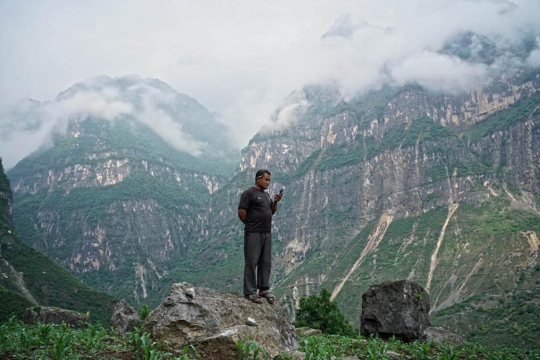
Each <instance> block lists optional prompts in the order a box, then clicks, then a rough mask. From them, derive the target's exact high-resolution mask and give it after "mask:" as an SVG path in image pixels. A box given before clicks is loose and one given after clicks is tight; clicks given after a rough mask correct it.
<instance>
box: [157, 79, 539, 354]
mask: <svg viewBox="0 0 540 360" xmlns="http://www.w3.org/2000/svg"><path fill="white" fill-rule="evenodd" d="M539 89H540V75H539V73H538V71H525V72H523V73H521V74H515V75H512V76H503V77H500V78H497V79H494V80H493V81H492V82H491V83H490V84H488V85H486V86H485V87H483V88H481V89H477V90H475V91H472V92H470V93H467V94H458V95H445V94H440V93H438V94H435V93H431V92H429V91H426V90H424V89H422V88H419V87H417V86H407V87H404V88H400V89H393V88H383V89H381V90H380V91H375V92H372V93H369V94H366V95H363V96H361V97H358V98H355V99H352V100H350V101H348V102H340V101H339V94H336V92H335V91H334V90H333V89H331V88H327V89H324V88H318V89H317V90H318V92H317V95H316V96H314V97H313V99H312V100H310V101H306V102H304V103H303V104H304V105H303V107H298V108H297V109H299V110H298V111H297V113H296V115H295V117H294V119H292V120H291V122H290V124H288V125H287V126H284V127H280V128H277V129H276V128H273V129H264V130H262V131H261V132H260V133H259V134H258V135H256V136H255V137H254V138H253V139H252V141H251V142H250V144H249V145H248V146H247V147H246V148H245V149H244V150H243V152H242V160H241V163H240V168H239V171H238V172H237V173H236V175H235V176H234V177H233V179H232V180H231V182H230V183H229V184H228V185H226V186H224V187H223V188H222V189H220V190H218V191H217V192H216V193H215V194H213V196H212V197H211V199H210V201H209V203H208V205H207V208H206V209H205V210H204V211H203V212H202V213H201V214H200V215H199V219H198V222H197V229H196V232H195V233H194V238H193V242H192V243H191V244H190V249H189V251H188V257H187V258H186V259H185V260H184V261H183V262H182V263H181V264H180V265H179V266H178V267H177V268H176V269H175V270H174V271H172V272H171V274H170V275H171V277H167V276H165V277H164V278H163V279H162V280H163V281H164V283H167V282H170V281H172V278H182V279H186V280H188V281H193V282H196V283H201V284H206V285H211V286H218V287H220V288H224V289H229V290H234V291H240V286H241V271H242V270H241V269H242V252H241V248H242V228H241V224H240V223H239V221H238V220H237V218H236V215H235V214H236V205H237V203H238V197H239V195H240V193H241V191H242V190H243V189H244V188H245V187H247V186H250V185H251V184H252V182H253V180H252V178H253V175H254V173H255V171H256V170H257V169H259V168H268V169H269V170H270V171H272V185H271V187H270V192H271V193H275V192H277V191H279V189H280V188H282V187H285V189H286V191H285V197H284V199H283V201H282V202H281V203H280V210H278V213H277V214H276V216H275V219H274V269H273V276H274V279H273V283H274V286H275V292H276V293H277V294H278V295H279V296H280V297H281V298H282V303H284V306H285V307H286V308H287V309H288V311H289V313H290V314H291V315H292V313H293V312H294V304H296V303H297V302H298V296H305V295H309V294H311V293H314V292H317V291H318V289H319V288H320V287H326V288H327V289H331V290H334V293H335V299H336V301H338V303H339V304H340V306H341V307H342V308H343V310H344V311H345V312H346V313H347V314H348V315H349V316H350V318H351V319H353V320H354V321H358V320H357V319H358V314H359V313H360V311H361V309H360V306H361V296H360V295H361V294H362V293H363V292H364V291H365V290H366V289H367V287H369V285H371V284H373V283H378V282H382V281H386V280H396V279H406V278H408V279H411V280H414V281H417V282H418V283H420V284H422V285H423V286H428V287H429V288H430V298H431V299H433V300H432V301H433V302H434V303H433V304H432V306H433V309H435V311H434V312H433V314H432V316H434V319H435V322H436V323H437V324H440V325H445V326H447V327H450V328H452V330H454V331H457V332H460V333H462V334H464V335H466V336H468V337H469V338H470V339H472V340H474V339H477V340H479V341H483V342H485V343H507V344H514V345H520V346H538V345H539V344H538V338H540V337H538V336H536V335H537V334H539V332H538V331H540V329H538V328H537V326H536V325H535V324H536V323H538V321H537V320H538V319H536V318H535V317H533V318H527V319H525V318H524V316H523V314H525V313H526V314H528V315H530V314H531V312H528V309H531V311H533V313H535V314H536V313H540V311H538V310H539V309H540V304H539V301H538V296H540V293H539V291H540V289H538V287H537V286H536V285H535V282H536V281H538V280H540V266H539V265H538V261H537V260H536V258H533V260H531V253H530V251H529V249H530V245H529V241H528V240H527V239H528V237H527V236H525V235H523V233H529V232H532V233H535V234H538V232H539V231H540V228H539V226H540V217H539V216H538V210H537V209H538V206H539V204H540V197H539V194H540V182H539V177H538V169H540V155H539V154H540V149H539V146H540V130H539V129H540V125H539V124H540V110H539V106H540V93H539V92H538V90H539ZM304 92H305V94H304V95H303V96H299V97H300V98H302V99H307V98H309V96H310V94H313V92H311V89H309V88H306V89H305V90H304ZM332 94H333V95H335V97H334V98H332ZM321 99H333V101H326V102H325V101H322V100H321ZM317 100H319V101H317ZM278 111H279V110H278ZM383 214H391V216H392V221H391V222H390V223H389V225H388V228H387V229H385V232H384V234H383V236H382V238H377V239H376V242H374V240H373V239H374V238H373V236H372V235H371V234H374V233H375V232H376V230H375V228H376V227H377V224H378V222H379V219H381V216H382V215H383ZM369 239H372V241H369ZM375 245H376V246H375ZM362 254H365V256H364V257H362ZM360 259H361V260H360ZM198 263H201V264H204V265H203V266H202V267H201V266H198V265H197V264H198ZM456 309H457V310H456ZM478 309H483V310H482V311H485V312H483V313H480V312H479V310H478ZM525 309H527V310H525ZM479 314H480V315H479ZM503 314H504V315H503ZM479 317H482V318H483V321H477V320H478V318H479ZM505 319H506V320H505ZM535 319H536V320H535ZM535 321H536V322H535ZM494 324H497V325H496V326H495V325H494ZM356 325H359V324H356ZM492 327H496V328H497V329H498V331H499V332H498V333H497V334H490V329H492ZM488 334H489V335H492V336H491V337H490V336H488ZM535 334H536V335H535Z"/></svg>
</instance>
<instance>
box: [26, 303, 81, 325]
mask: <svg viewBox="0 0 540 360" xmlns="http://www.w3.org/2000/svg"><path fill="white" fill-rule="evenodd" d="M88 317H89V315H88V314H79V313H76V312H74V311H71V310H66V309H59V308H51V307H39V306H37V307H33V308H28V309H26V312H25V313H24V317H23V320H24V322H25V323H27V324H35V323H36V322H39V323H42V324H62V322H65V323H66V324H68V325H69V326H72V327H80V325H82V326H83V327H84V326H86V324H87V323H88Z"/></svg>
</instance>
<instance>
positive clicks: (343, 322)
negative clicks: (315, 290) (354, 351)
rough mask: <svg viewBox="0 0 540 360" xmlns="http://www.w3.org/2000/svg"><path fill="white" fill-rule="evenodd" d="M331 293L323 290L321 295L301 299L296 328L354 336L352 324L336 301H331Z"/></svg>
mask: <svg viewBox="0 0 540 360" xmlns="http://www.w3.org/2000/svg"><path fill="white" fill-rule="evenodd" d="M330 296H331V294H330V292H329V291H328V290H326V289H325V288H322V289H321V291H320V295H316V294H314V295H310V296H308V297H307V298H301V299H300V307H299V308H298V311H297V312H296V321H295V326H296V327H303V326H307V327H311V328H314V329H319V330H322V332H323V333H325V334H334V335H351V336H352V335H353V334H354V331H353V328H352V325H351V323H350V322H349V321H348V320H347V319H346V318H345V315H343V313H342V312H341V310H339V307H338V305H337V303H336V302H335V301H332V300H330Z"/></svg>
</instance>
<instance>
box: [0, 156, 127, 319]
mask: <svg viewBox="0 0 540 360" xmlns="http://www.w3.org/2000/svg"><path fill="white" fill-rule="evenodd" d="M0 198H1V199H3V200H7V201H3V202H2V204H0V214H8V216H6V217H2V218H0V303H2V307H1V309H0V321H5V320H7V319H8V318H9V317H11V316H12V315H17V316H21V315H22V313H23V312H24V310H25V309H26V308H27V307H31V306H34V305H43V306H58V307H62V308H67V309H71V310H76V311H80V312H85V313H86V312H87V311H88V312H90V319H91V320H92V321H100V322H102V323H103V324H107V322H108V320H109V319H110V316H111V314H112V310H113V307H114V303H115V302H116V301H117V299H115V298H114V297H112V296H110V295H108V294H106V293H104V292H99V291H95V290H94V289H92V288H90V287H89V286H87V285H86V284H84V283H83V282H81V281H79V280H77V279H76V278H75V276H73V275H72V274H70V273H69V272H68V271H67V270H64V269H63V268H62V267H60V266H59V265H57V264H56V263H54V262H53V261H52V260H51V259H50V258H48V257H47V256H45V255H43V254H42V253H40V252H39V251H37V250H35V249H33V248H32V247H30V246H28V245H26V244H25V243H24V242H23V241H22V240H20V239H19V238H18V237H17V235H16V233H15V229H14V227H13V219H12V218H11V209H10V208H8V206H9V205H11V203H12V201H11V198H12V195H11V190H10V188H9V180H8V179H7V177H6V175H5V174H4V168H3V166H2V160H1V158H0Z"/></svg>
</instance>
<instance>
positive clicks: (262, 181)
mask: <svg viewBox="0 0 540 360" xmlns="http://www.w3.org/2000/svg"><path fill="white" fill-rule="evenodd" d="M256 180H257V185H258V186H259V187H260V188H261V189H262V190H266V189H268V186H269V185H270V175H268V174H264V175H263V176H259V177H258V178H257V179H256Z"/></svg>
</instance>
